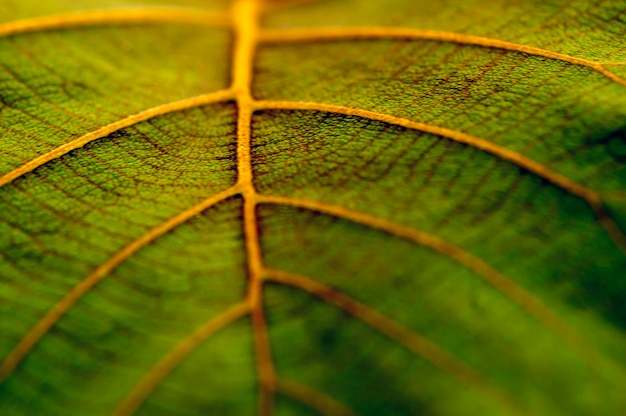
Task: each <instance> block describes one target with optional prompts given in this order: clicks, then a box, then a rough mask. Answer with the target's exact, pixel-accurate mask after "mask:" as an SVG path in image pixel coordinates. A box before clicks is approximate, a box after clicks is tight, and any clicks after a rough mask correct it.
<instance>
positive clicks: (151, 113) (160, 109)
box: [0, 89, 234, 188]
mask: <svg viewBox="0 0 626 416" xmlns="http://www.w3.org/2000/svg"><path fill="white" fill-rule="evenodd" d="M233 98H234V93H233V91H232V90H230V89H228V90H222V91H217V92H214V93H211V94H204V95H199V96H196V97H191V98H187V99H184V100H180V101H174V102H172V103H169V104H163V105H159V106H157V107H153V108H150V109H148V110H145V111H142V112H140V113H137V114H134V115H132V116H129V117H126V118H124V119H122V120H118V121H116V122H114V123H111V124H108V125H106V126H104V127H101V128H99V129H98V130H95V131H92V132H90V133H87V134H85V135H83V136H81V137H79V138H77V139H75V140H72V141H71V142H68V143H65V144H63V145H61V146H59V147H57V148H56V149H54V150H52V151H50V152H48V153H45V154H43V155H41V156H39V157H37V158H35V159H33V160H31V161H29V162H27V163H25V164H23V165H22V166H20V167H18V168H16V169H14V170H12V171H11V172H9V173H7V174H5V175H3V176H1V177H0V188H1V187H2V186H4V185H7V184H9V183H11V182H13V181H14V180H16V179H17V178H19V177H21V176H23V175H25V174H26V173H28V172H32V171H33V170H35V169H37V168H38V167H40V166H42V165H44V164H46V163H48V162H50V161H52V160H54V159H58V158H60V157H61V156H63V155H66V154H68V153H69V152H71V151H72V150H76V149H79V148H81V147H83V146H85V145H86V144H87V143H91V142H93V141H95V140H98V139H102V138H104V137H106V136H108V135H109V134H111V133H114V132H116V131H118V130H121V129H124V128H127V127H131V126H133V125H135V124H137V123H140V122H142V121H146V120H149V119H152V118H154V117H157V116H161V115H164V114H167V113H172V112H175V111H181V110H185V109H188V108H193V107H198V106H201V105H206V104H214V103H218V102H223V101H228V100H231V99H233Z"/></svg>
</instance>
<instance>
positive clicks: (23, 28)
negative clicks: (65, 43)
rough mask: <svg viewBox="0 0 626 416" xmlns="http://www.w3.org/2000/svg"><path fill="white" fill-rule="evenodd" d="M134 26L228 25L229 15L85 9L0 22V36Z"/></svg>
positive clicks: (153, 9)
mask: <svg viewBox="0 0 626 416" xmlns="http://www.w3.org/2000/svg"><path fill="white" fill-rule="evenodd" d="M133 23H140V24H146V23H182V24H193V25H210V26H228V25H230V18H229V16H228V15H224V14H221V13H216V12H213V11H209V10H206V9H200V8H192V7H145V8H144V7H141V8H140V7H134V8H125V9H101V10H85V11H78V12H71V13H64V14H58V15H53V16H42V17H33V18H30V19H23V20H16V21H12V22H7V23H0V37H2V36H11V35H16V34H19V33H28V32H40V31H45V30H52V29H63V28H70V27H81V26H95V25H112V24H115V25H119V24H133Z"/></svg>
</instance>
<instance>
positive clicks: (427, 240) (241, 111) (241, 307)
mask: <svg viewBox="0 0 626 416" xmlns="http://www.w3.org/2000/svg"><path fill="white" fill-rule="evenodd" d="M262 8H263V4H262V1H261V0H238V1H236V3H235V5H234V7H233V11H232V14H231V15H230V16H222V15H218V14H214V13H208V12H206V13H205V12H202V13H199V14H198V11H197V10H192V9H189V10H187V9H182V8H181V9H151V10H141V9H136V10H134V11H133V10H130V11H129V10H123V11H120V12H119V13H118V12H116V11H104V12H103V11H95V12H84V13H77V14H73V15H63V16H53V17H49V18H40V19H32V20H28V21H22V22H14V23H9V24H4V25H0V36H2V35H4V36H7V35H13V34H16V33H21V32H28V31H34V30H42V29H51V28H57V27H66V26H80V25H88V24H101V23H107V22H117V23H125V22H127V23H130V22H154V21H176V22H179V23H192V24H196V23H197V24H207V23H208V24H218V25H232V26H233V28H234V32H235V37H236V43H235V50H234V56H233V70H232V86H231V87H230V88H228V89H226V90H224V91H218V92H216V93H212V94H206V95H203V96H199V97H193V98H191V99H188V100H182V101H179V102H176V103H170V104H166V105H163V106H159V107H155V108H153V109H149V110H146V111H144V112H142V113H139V114H137V115H133V116H130V117H128V118H126V119H124V120H120V121H118V122H116V123H112V124H111V125H108V126H105V127H103V128H101V129H99V130H97V131H95V132H91V133H89V134H87V135H85V136H82V137H80V138H78V139H77V140H74V141H72V142H70V143H68V144H66V145H63V146H61V147H59V148H58V149H55V150H54V151H52V152H50V153H48V154H45V155H42V156H41V157H39V158H37V159H34V160H33V161H30V162H28V163H26V164H25V165H23V166H21V167H20V168H18V169H16V170H14V171H12V172H10V173H9V174H7V175H4V176H2V177H0V187H1V186H3V185H8V184H9V183H11V182H12V181H14V180H16V179H18V178H19V177H21V176H23V175H25V174H27V173H29V172H31V171H32V170H34V169H36V168H37V167H39V166H41V165H43V164H45V163H47V162H49V161H50V160H53V159H55V158H59V157H61V156H63V155H65V154H67V153H68V152H70V151H71V150H74V149H77V148H80V147H82V146H84V145H85V144H86V143H88V142H91V141H93V140H97V139H100V138H104V137H106V136H107V135H108V134H110V133H112V132H114V131H117V130H119V129H122V128H125V127H128V126H131V125H134V124H136V123H139V122H141V121H145V120H148V119H150V118H153V117H156V116H158V115H162V114H166V113H168V112H172V111H178V110H181V109H184V108H191V107H196V106H200V105H205V104H208V103H215V102H224V101H233V100H234V101H235V102H236V104H237V108H238V120H237V169H238V180H237V183H236V184H235V185H234V186H233V187H231V188H229V189H227V190H225V191H223V192H220V193H219V194H217V195H215V196H212V197H210V198H207V199H206V200H205V201H203V202H202V203H200V204H198V205H197V206H195V207H192V208H190V209H189V210H187V211H185V212H183V213H181V214H179V215H177V216H175V217H173V218H171V219H170V220H168V221H167V222H165V223H163V224H161V225H160V226H158V227H156V228H155V229H153V230H151V231H150V232H148V233H147V234H145V235H143V236H141V237H140V238H138V239H137V240H135V241H134V242H132V243H131V244H129V245H128V246H127V247H125V248H124V249H122V250H121V251H120V252H118V253H117V254H116V255H114V256H113V257H112V258H110V259H109V260H108V261H107V262H106V263H105V264H103V265H102V266H100V267H99V268H98V269H97V270H95V271H94V273H92V274H91V275H89V276H88V277H86V278H85V279H84V280H83V281H82V282H80V283H79V284H78V285H77V286H76V287H75V288H74V289H73V290H72V291H71V292H70V293H69V294H68V295H67V296H66V297H65V298H63V299H62V300H61V301H60V302H59V303H57V305H55V307H53V308H52V309H51V310H50V311H49V313H47V314H46V315H45V316H44V317H43V318H42V319H41V320H40V321H39V322H38V324H37V325H36V326H35V327H33V328H32V329H31V331H29V333H28V334H27V335H26V336H25V337H24V338H23V339H22V340H21V342H20V343H19V344H18V346H17V347H16V348H15V349H14V350H13V351H12V353H11V354H10V355H9V356H8V358H7V359H5V360H4V361H3V362H2V365H1V366H0V383H2V382H4V381H5V380H6V379H7V378H8V377H9V376H10V374H11V373H12V372H13V371H14V370H15V369H16V368H17V366H18V365H19V363H20V362H21V361H22V360H23V358H24V357H25V356H26V355H27V354H28V353H29V352H30V351H31V350H32V348H33V347H34V346H35V344H36V343H37V342H38V341H39V340H40V339H41V338H42V337H43V336H44V335H45V334H46V333H47V332H48V331H49V330H50V329H51V328H52V326H53V325H55V324H56V323H57V322H58V320H59V319H60V318H61V317H62V316H63V315H64V314H65V313H66V312H67V311H68V310H69V309H70V308H71V307H72V306H73V305H75V304H76V302H77V301H78V300H79V299H80V298H82V297H83V296H84V295H85V294H86V293H87V292H88V291H89V290H91V289H92V288H93V287H94V286H95V285H96V284H97V283H98V282H99V281H101V280H102V279H103V278H105V277H106V276H107V275H108V274H110V272H111V271H112V270H113V269H114V268H115V267H117V266H118V265H120V264H121V263H122V262H124V261H125V260H126V259H128V258H129V257H130V256H132V255H133V254H134V253H136V252H137V251H138V250H140V249H142V248H143V247H145V246H146V245H148V244H150V243H152V242H153V241H155V240H156V239H158V238H159V237H161V236H162V235H164V234H165V233H167V232H169V231H171V230H172V229H174V228H175V227H177V226H179V225H181V224H183V223H185V222H186V221H188V220H189V219H190V218H192V217H193V216H195V215H198V214H199V213H201V212H203V211H205V210H207V209H209V208H210V207H212V206H214V205H216V204H218V203H220V202H222V201H224V200H226V199H228V198H232V197H235V196H240V197H242V198H243V202H244V207H243V225H244V227H243V228H244V236H245V247H246V252H247V258H248V279H249V280H248V288H247V295H246V298H245V299H244V300H243V301H242V302H241V303H240V304H237V305H234V306H233V307H231V308H230V309H228V310H226V311H224V313H223V314H220V315H219V316H217V317H213V318H211V319H210V320H208V321H207V322H206V323H205V324H204V325H202V326H201V327H200V328H198V329H197V330H196V331H195V332H194V333H192V334H190V336H189V338H187V339H185V340H183V341H181V343H180V344H178V345H177V346H175V347H174V348H173V349H172V350H171V351H170V353H168V354H167V356H165V357H164V358H163V359H162V360H161V361H160V362H159V363H157V364H156V365H155V366H154V367H153V368H152V369H151V370H150V371H149V372H148V373H147V374H146V375H145V377H144V378H143V379H142V380H141V381H140V382H139V383H138V385H137V386H136V388H135V389H134V390H133V391H132V392H131V393H130V394H129V395H128V396H127V397H126V398H125V399H124V400H123V401H122V402H121V403H120V405H119V407H118V408H117V410H116V414H118V415H125V414H132V413H133V412H135V411H136V410H137V409H138V408H139V407H140V406H141V404H142V403H143V402H144V401H145V400H146V399H147V397H148V396H149V394H150V393H151V392H152V390H153V389H154V388H155V387H156V386H157V385H158V383H159V382H161V381H162V380H163V379H164V378H165V377H166V376H167V375H168V374H169V372H170V371H171V370H172V369H173V368H174V367H175V366H176V365H178V364H179V363H180V362H181V361H182V360H183V359H184V358H185V357H186V356H187V355H188V354H189V353H190V352H191V351H192V350H193V349H194V348H196V347H197V346H198V345H199V344H200V343H201V342H203V341H204V340H206V339H208V338H209V337H210V336H212V335H213V334H215V333H216V332H218V331H219V330H221V329H222V328H224V327H225V326H227V325H229V324H230V323H232V322H234V321H236V320H238V319H241V318H242V317H244V316H249V317H250V319H251V322H252V327H253V331H254V339H255V347H256V348H255V349H256V355H257V357H256V358H257V360H256V361H257V373H258V379H259V413H260V414H261V415H262V416H265V415H271V414H273V413H274V407H275V405H274V396H275V394H276V392H280V391H281V390H282V391H284V392H287V393H289V394H291V395H293V396H294V397H298V396H300V397H302V398H303V401H307V400H308V401H309V404H311V405H312V407H315V406H316V405H317V406H318V407H319V408H320V409H331V410H332V409H335V410H337V409H339V410H338V412H342V413H345V414H348V413H351V412H350V411H349V409H345V408H344V407H343V406H342V405H341V404H338V403H336V402H334V401H333V400H332V399H331V398H328V397H323V396H322V395H320V394H318V393H315V392H313V391H311V390H310V389H307V388H304V387H299V386H296V385H295V384H293V383H292V384H290V383H287V382H285V381H281V380H279V379H278V377H277V375H276V372H275V368H274V362H273V358H272V352H271V347H270V342H269V336H268V330H267V322H266V316H265V311H264V309H263V296H262V295H263V284H264V282H273V283H280V284H284V285H288V286H292V287H297V288H300V289H301V290H304V291H307V292H309V293H311V294H314V295H316V296H318V297H320V298H322V299H323V300H325V301H326V302H328V303H330V304H334V305H336V306H338V307H340V308H343V309H344V310H346V311H348V312H349V313H351V314H352V315H353V316H355V317H356V318H358V319H361V320H363V321H365V322H366V323H368V324H369V325H371V326H372V327H374V328H376V329H378V330H379V331H381V332H383V333H385V334H386V335H387V336H389V337H390V338H393V339H396V340H397V341H399V342H400V343H402V344H404V345H405V346H407V348H409V349H410V350H412V351H414V352H415V353H416V354H418V355H420V356H422V357H424V358H426V359H427V360H428V361H430V362H431V363H433V364H434V365H436V366H437V367H439V368H441V369H442V370H443V371H446V372H448V373H450V374H451V375H453V376H455V377H456V378H457V379H459V381H461V382H462V383H464V384H466V385H468V386H470V387H473V388H478V389H479V390H481V391H483V392H484V393H485V394H488V395H493V396H495V397H497V398H498V400H500V401H502V402H503V403H504V404H505V406H507V407H515V405H514V404H513V402H514V400H512V399H510V398H509V397H508V394H507V393H506V392H501V391H499V390H498V389H497V388H494V387H493V386H492V385H491V384H490V383H489V381H488V380H486V379H485V378H484V377H483V376H482V375H481V374H479V373H478V372H477V371H476V370H475V369H473V368H471V367H470V366H468V365H467V364H465V363H462V362H460V361H459V360H458V359H456V358H455V357H453V356H452V355H450V354H449V353H448V352H446V351H444V350H443V349H441V348H440V347H439V346H437V345H435V344H433V343H432V342H430V341H428V340H427V339H425V338H423V337H421V336H420V335H419V334H415V333H413V332H411V331H409V330H408V329H406V328H403V327H401V326H399V325H398V324H397V323H395V322H393V321H392V320H390V319H389V318H387V317H384V316H382V315H380V314H378V313H377V312H376V311H374V310H372V309H370V308H368V307H367V306H365V305H362V304H360V303H358V301H356V300H354V299H351V298H349V297H348V296H347V295H345V294H342V293H340V292H338V291H336V290H335V291H334V290H331V289H330V288H327V287H325V286H323V285H321V284H319V283H317V282H315V281H314V280H312V279H310V278H307V277H305V276H296V275H290V274H288V273H285V272H282V271H278V270H270V269H268V268H266V267H265V266H264V264H263V260H262V253H261V247H260V240H259V233H258V219H257V206H258V205H259V204H263V203H264V204H278V205H287V206H295V207H300V208H304V209H309V210H313V211H318V212H322V213H325V214H328V215H333V216H336V217H340V218H344V219H347V220H350V221H355V222H358V223H361V224H364V225H367V226H369V227H374V228H379V229H383V230H385V231H386V232H389V233H391V234H394V235H398V236H402V237H404V238H407V239H410V240H412V241H414V242H415V243H417V244H420V245H426V246H428V247H431V248H432V249H434V250H435V251H437V252H439V253H441V254H442V255H445V256H448V257H450V258H453V259H455V261H457V262H459V263H461V264H463V265H464V266H465V267H468V268H469V269H471V270H473V271H474V272H476V273H477V274H479V275H481V276H483V277H484V278H485V279H486V280H487V281H489V282H490V283H491V284H492V285H493V286H494V287H496V288H498V290H500V291H501V292H502V293H504V294H506V295H507V296H508V297H509V298H510V299H512V300H513V301H514V302H516V303H518V304H519V305H521V306H522V307H523V308H525V309H526V310H527V311H528V312H529V313H530V314H532V315H534V316H535V317H537V319H539V320H540V321H542V322H543V323H544V324H545V325H546V326H547V327H550V328H551V329H552V330H553V331H554V332H555V333H557V334H558V335H559V336H560V337H562V338H563V339H564V340H566V341H567V342H568V343H569V344H570V345H571V346H572V347H573V348H575V349H577V350H579V351H582V352H583V353H584V354H585V355H586V356H588V355H593V352H590V351H589V349H588V347H587V346H586V345H585V344H584V342H583V341H582V340H581V338H580V336H579V335H578V334H577V333H575V331H573V330H572V329H570V328H569V327H568V326H567V325H566V324H565V323H564V322H563V321H562V320H561V319H560V318H559V317H558V316H556V315H555V314H553V313H552V312H551V311H550V310H549V309H548V308H547V307H546V306H544V305H543V304H541V302H539V301H538V300H537V299H535V298H534V297H533V296H532V295H531V294H530V293H527V292H526V291H524V290H523V289H522V288H520V287H518V286H516V285H515V284H514V283H513V282H512V281H510V280H509V279H507V278H506V277H504V276H502V275H500V274H499V273H498V272H497V271H495V270H493V269H492V268H491V267H490V266H489V265H487V264H486V263H485V262H483V261H482V260H480V259H478V258H475V257H473V256H471V255H470V254H468V253H466V252H464V251H462V250H461V249H459V248H457V247H455V246H452V245H451V244H449V243H447V242H445V241H443V240H441V239H438V238H437V237H434V236H430V235H428V234H425V233H422V232H420V231H418V230H415V229H411V228H409V227H403V226H401V225H398V224H393V223H390V222H388V221H385V220H382V219H378V218H375V217H371V216H368V215H367V214H362V213H358V212H354V211H350V210H347V209H344V208H341V207H333V206H329V205H325V204H322V203H319V202H316V201H303V200H294V199H290V198H285V197H276V196H268V195H261V194H259V193H258V192H257V191H256V189H255V187H254V184H253V172H252V160H251V121H252V115H253V113H254V112H255V111H258V110H263V109H283V110H289V109H296V110H319V111H327V112H334V113H339V114H349V115H356V116H360V117H366V118H370V119H375V120H379V121H383V122H388V123H391V124H396V125H402V126H405V127H407V128H413V129H418V130H422V131H425V132H427V133H431V134H436V135H440V136H443V137H447V138H449V139H452V140H455V141H459V142H461V143H465V144H467V145H469V146H474V147H477V148H479V149H482V150H484V151H486V152H490V153H492V154H494V155H496V156H498V157H500V158H502V159H505V160H508V161H510V162H512V163H515V164H517V165H519V166H521V167H523V168H525V169H527V170H529V171H531V172H533V173H535V174H536V175H538V176H540V177H542V178H544V179H546V180H548V181H550V182H552V183H553V184H555V185H557V186H559V187H561V188H563V189H565V190H567V191H569V192H570V193H572V194H574V195H577V196H578V197H580V198H582V199H584V200H585V201H587V202H588V203H589V204H590V206H591V207H592V208H593V209H594V212H596V214H597V216H598V218H599V220H600V222H601V224H602V225H603V226H604V227H605V228H606V229H607V231H608V232H609V234H610V235H611V236H612V237H613V239H614V241H616V242H617V243H618V244H619V245H621V246H622V247H623V248H624V247H626V243H625V242H624V241H626V240H624V238H623V234H622V233H621V232H620V231H619V229H618V228H617V226H615V224H614V223H613V222H612V221H611V220H610V218H608V215H606V213H605V212H604V211H603V208H602V204H601V201H600V197H599V195H598V194H597V193H596V192H594V191H593V190H589V189H587V188H585V187H584V186H581V185H579V184H576V183H574V182H573V181H571V180H569V179H568V178H565V177H563V176H562V175H560V174H558V173H556V172H553V171H551V170H549V169H548V168H547V167H545V166H543V165H541V164H539V163H537V162H534V161H532V160H528V159H526V158H524V156H523V155H520V154H517V153H515V152H512V151H508V150H507V149H504V148H500V147H498V146H496V145H495V144H492V143H489V142H488V141H486V140H483V139H480V138H474V137H471V136H467V135H464V134H463V133H460V132H455V131H451V130H448V129H444V128H440V127H436V126H429V125H426V124H422V123H417V122H412V121H410V120H404V119H400V118H397V117H393V116H390V115H385V114H380V113H376V112H372V111H366V110H361V109H352V108H346V107H340V106H332V105H325V104H318V103H292V102H284V101H281V102H272V101H257V100H255V99H254V98H253V96H252V93H251V83H252V76H253V61H254V55H255V52H256V49H257V46H258V44H259V43H260V42H265V43H274V42H301V41H311V40H332V39H348V38H350V39H354V38H368V39H369V38H371V39H378V38H389V37H395V38H411V39H430V40H439V41H449V42H456V43H464V44H473V45H481V46H485V47H493V48H501V49H507V50H511V51H517V52H521V53H528V54H534V55H541V56H545V57H548V58H552V59H559V60H563V61H567V62H570V63H572V64H577V65H583V66H587V67H590V68H593V69H594V70H596V71H597V72H599V73H602V74H603V75H605V76H607V77H609V78H611V79H613V80H614V81H615V82H618V83H620V84H622V85H626V81H624V80H623V79H621V78H619V77H617V76H616V75H614V74H612V73H611V72H610V71H608V70H606V69H605V68H604V67H603V65H607V66H608V65H622V64H621V63H604V64H603V63H596V62H591V61H587V60H584V59H580V58H575V57H570V56H567V55H563V54H558V53H555V52H550V51H545V50H541V49H539V48H533V47H528V46H524V45H516V44H512V43H508V42H503V41H497V40H492V39H487V38H480V37H475V36H469V35H461V34H451V33H447V32H433V31H419V30H412V29H387V28H352V29H319V30H313V31H311V30H309V29H307V30H306V32H304V31H298V30H285V31H263V32H261V31H260V30H259V28H258V21H259V16H260V13H261V10H262ZM329 411H330V410H329Z"/></svg>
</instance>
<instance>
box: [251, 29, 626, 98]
mask: <svg viewBox="0 0 626 416" xmlns="http://www.w3.org/2000/svg"><path fill="white" fill-rule="evenodd" d="M346 39H420V40H432V41H438V42H450V43H457V44H461V45H472V46H482V47H486V48H493V49H502V50H507V51H512V52H519V53H524V54H527V55H535V56H543V57H545V58H550V59H556V60H559V61H563V62H569V63H571V64H575V65H582V66H586V67H588V68H591V69H593V70H594V71H596V72H598V73H600V74H602V75H604V76H605V77H607V78H609V79H611V80H612V81H614V82H616V83H618V84H620V85H623V86H626V80H625V79H624V78H621V77H619V76H618V75H616V74H614V73H613V72H611V71H609V70H608V69H606V68H605V67H604V66H603V65H622V63H620V62H607V63H606V64H605V63H603V62H594V61H590V60H587V59H583V58H577V57H575V56H570V55H565V54H562V53H559V52H553V51H549V50H546V49H541V48H537V47H534V46H528V45H521V44H518V43H512V42H506V41H503V40H499V39H492V38H486V37H482V36H472V35H466V34H464V33H455V32H443V31H435V30H420V29H408V28H407V29H404V28H392V27H351V28H345V27H343V28H306V29H280V30H265V31H263V32H262V33H261V35H260V41H261V42H264V43H281V44H282V43H289V42H314V41H333V40H346Z"/></svg>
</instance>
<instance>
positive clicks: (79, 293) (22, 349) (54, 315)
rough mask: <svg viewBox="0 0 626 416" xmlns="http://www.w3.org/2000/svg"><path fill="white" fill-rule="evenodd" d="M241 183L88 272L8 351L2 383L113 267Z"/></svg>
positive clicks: (1, 372)
mask: <svg viewBox="0 0 626 416" xmlns="http://www.w3.org/2000/svg"><path fill="white" fill-rule="evenodd" d="M238 192H239V188H238V187H236V186H235V187H232V188H229V189H227V190H225V191H222V192H220V193H218V194H216V195H214V196H212V197H210V198H207V199H205V200H204V201H202V202H201V203H199V204H197V205H195V206H194V207H192V208H190V209H188V210H186V211H184V212H181V213H180V214H178V215H176V216H174V217H172V218H170V219H169V220H167V221H165V222H164V223H162V224H161V225H159V226H157V227H155V228H153V229H152V230H150V231H148V232H147V233H146V234H144V235H142V236H141V237H139V238H138V239H136V240H135V241H133V242H132V243H130V244H128V245H127V246H126V247H124V248H123V249H122V250H120V251H119V252H117V253H116V254H115V255H113V256H112V257H111V258H109V260H107V261H106V262H105V263H103V264H102V265H101V266H99V267H98V268H97V269H95V270H94V272H93V273H91V274H90V275H89V276H87V277H86V278H85V279H83V280H82V281H81V282H80V283H78V284H77V285H76V286H75V287H74V288H73V289H72V290H71V291H70V292H69V293H68V294H67V295H66V296H65V297H64V298H63V299H61V300H60V301H59V302H58V303H57V304H56V305H54V306H53V307H52V309H50V310H49V311H48V313H46V315H45V316H44V317H43V318H41V319H40V320H39V322H37V323H36V324H35V326H34V327H33V328H31V330H30V331H29V332H28V333H27V334H26V335H25V336H24V337H23V338H22V339H21V340H20V341H19V342H18V344H17V346H16V347H15V348H14V349H13V350H12V351H11V352H10V353H9V355H8V356H7V358H6V359H5V360H4V361H3V362H2V364H0V384H2V383H3V382H4V381H5V380H6V379H7V378H8V377H9V376H10V375H11V374H12V373H13V371H15V369H16V368H17V366H18V365H19V363H20V362H21V361H22V360H23V359H24V357H25V356H26V355H27V354H28V353H29V352H30V351H31V350H32V349H33V347H34V346H35V345H36V344H37V342H39V340H40V339H41V338H42V337H43V336H44V335H45V334H46V333H47V332H48V331H49V330H50V328H52V327H53V326H54V325H55V324H56V323H57V322H58V321H59V319H60V318H61V317H62V316H63V315H65V314H66V313H67V311H68V310H69V309H70V308H71V307H72V306H74V305H75V304H76V303H77V302H78V301H79V300H80V299H81V298H82V297H83V296H84V295H85V294H86V293H87V292H89V291H90V290H91V289H92V288H93V287H94V286H96V285H97V284H98V283H99V282H100V281H102V279H104V278H105V277H106V276H108V275H109V274H110V273H111V272H112V271H113V269H115V268H116V267H117V266H119V265H120V264H121V263H123V262H124V261H126V260H127V259H128V258H129V257H131V256H132V255H134V254H135V253H137V252H138V251H139V250H141V249H142V248H144V247H145V246H147V245H148V244H150V243H152V242H153V241H155V240H156V239H158V238H159V237H161V236H163V235H164V234H166V233H168V232H169V231H171V230H173V229H174V228H176V227H178V226H179V225H181V224H183V223H185V222H187V221H189V220H190V219H191V218H193V217H195V216H196V215H199V214H200V213H202V212H203V211H205V210H207V209H208V208H210V207H212V206H213V205H216V204H218V203H220V202H222V201H224V200H225V199H227V198H230V197H232V196H234V195H237V194H238Z"/></svg>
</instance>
